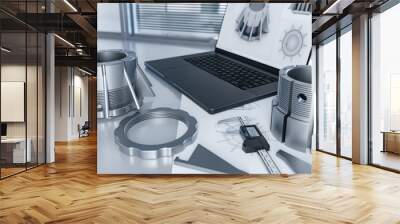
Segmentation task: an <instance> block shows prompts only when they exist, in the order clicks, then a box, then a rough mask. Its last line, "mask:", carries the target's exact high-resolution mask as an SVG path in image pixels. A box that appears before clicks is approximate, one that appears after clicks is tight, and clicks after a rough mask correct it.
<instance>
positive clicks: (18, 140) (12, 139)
mask: <svg viewBox="0 0 400 224" xmlns="http://www.w3.org/2000/svg"><path fill="white" fill-rule="evenodd" d="M27 140H28V141H29V140H30V139H29V138H28V139H27ZM20 142H25V138H8V137H7V138H2V139H1V143H20Z"/></svg>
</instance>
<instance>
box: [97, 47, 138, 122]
mask: <svg viewBox="0 0 400 224" xmlns="http://www.w3.org/2000/svg"><path fill="white" fill-rule="evenodd" d="M136 68H137V57H136V54H135V53H134V52H132V51H124V50H104V51H98V52H97V70H98V72H97V74H99V75H98V79H97V117H98V118H106V119H107V118H111V117H116V116H120V115H123V114H126V113H127V112H130V111H133V110H139V109H140V107H141V104H142V100H143V99H142V98H140V97H138V96H139V94H138V90H137V89H138V88H137V76H136Z"/></svg>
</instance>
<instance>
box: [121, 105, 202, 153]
mask: <svg viewBox="0 0 400 224" xmlns="http://www.w3.org/2000/svg"><path fill="white" fill-rule="evenodd" d="M155 118H170V119H175V120H178V121H181V122H183V123H184V124H185V125H186V126H187V130H186V132H185V133H184V134H183V135H182V136H180V137H179V138H177V139H175V140H172V141H170V142H166V143H162V144H157V145H147V144H141V143H138V142H134V141H132V140H131V139H129V138H128V136H127V132H128V130H129V129H130V128H132V127H133V126H135V125H136V124H138V123H140V122H142V121H145V120H149V119H155ZM114 136H115V142H116V144H118V145H119V148H120V150H121V151H122V152H124V153H125V154H128V155H130V156H138V157H140V158H142V159H158V158H161V157H171V156H173V155H175V154H177V153H179V152H181V151H182V150H183V149H185V147H186V146H188V145H190V144H191V143H193V141H194V140H195V138H196V136H197V120H196V119H195V118H194V117H192V116H190V115H189V114H188V113H187V112H185V111H182V110H175V109H170V108H156V109H152V110H149V111H146V112H144V113H136V114H133V115H131V116H128V117H126V118H125V119H123V120H122V121H121V122H120V123H119V126H118V128H117V129H115V131H114Z"/></svg>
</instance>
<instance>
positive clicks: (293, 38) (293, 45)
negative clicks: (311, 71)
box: [280, 26, 307, 59]
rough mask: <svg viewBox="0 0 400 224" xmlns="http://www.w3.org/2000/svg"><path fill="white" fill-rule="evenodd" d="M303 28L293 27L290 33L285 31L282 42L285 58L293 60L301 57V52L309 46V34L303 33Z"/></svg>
mask: <svg viewBox="0 0 400 224" xmlns="http://www.w3.org/2000/svg"><path fill="white" fill-rule="evenodd" d="M301 29H302V26H300V27H299V28H296V27H294V26H293V27H292V28H291V29H290V30H289V31H285V34H284V35H283V38H282V39H281V40H280V42H281V49H280V51H281V52H282V53H283V55H284V58H286V57H289V58H290V59H293V58H294V57H296V56H299V57H300V56H301V50H302V49H303V48H305V47H306V46H307V45H306V44H305V39H306V36H307V34H306V33H303V32H302V30H301Z"/></svg>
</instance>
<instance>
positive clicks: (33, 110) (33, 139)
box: [26, 32, 38, 168]
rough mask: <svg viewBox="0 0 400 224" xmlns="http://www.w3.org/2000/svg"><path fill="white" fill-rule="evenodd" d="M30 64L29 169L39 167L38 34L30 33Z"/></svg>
mask: <svg viewBox="0 0 400 224" xmlns="http://www.w3.org/2000/svg"><path fill="white" fill-rule="evenodd" d="M27 38H28V42H27V43H28V63H27V80H26V91H27V93H26V106H27V107H26V113H27V114H26V115H27V150H28V151H30V152H31V153H28V155H29V156H30V158H29V159H28V163H27V166H28V168H30V167H34V166H36V165H37V157H38V154H37V149H38V148H37V132H38V130H37V127H38V126H37V121H38V120H37V109H38V108H37V103H38V102H37V97H38V96H37V90H38V88H37V74H38V67H37V64H38V56H37V54H38V49H37V46H38V36H37V33H36V32H32V33H28V34H27Z"/></svg>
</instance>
